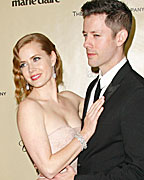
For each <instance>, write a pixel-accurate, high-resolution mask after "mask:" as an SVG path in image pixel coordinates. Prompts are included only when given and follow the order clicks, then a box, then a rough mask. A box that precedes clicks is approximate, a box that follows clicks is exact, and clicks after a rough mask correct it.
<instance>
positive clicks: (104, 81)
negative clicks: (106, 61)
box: [99, 57, 127, 89]
mask: <svg viewBox="0 0 144 180" xmlns="http://www.w3.org/2000/svg"><path fill="white" fill-rule="evenodd" d="M126 62H127V59H126V57H124V58H123V59H122V60H121V61H120V62H119V63H118V64H117V65H115V66H114V67H113V68H112V69H110V70H109V71H108V72H107V73H106V74H104V75H103V76H102V73H101V71H99V79H100V86H101V89H103V88H104V87H105V86H106V87H107V86H108V85H109V84H110V83H111V81H112V79H113V78H114V76H115V75H116V73H117V72H118V71H119V69H120V68H121V67H122V66H123V65H124V64H125V63H126Z"/></svg>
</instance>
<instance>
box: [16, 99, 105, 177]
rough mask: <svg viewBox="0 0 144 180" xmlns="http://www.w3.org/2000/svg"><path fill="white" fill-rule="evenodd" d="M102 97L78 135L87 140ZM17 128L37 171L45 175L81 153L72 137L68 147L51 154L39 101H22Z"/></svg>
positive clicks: (78, 143) (97, 115)
mask: <svg viewBox="0 0 144 180" xmlns="http://www.w3.org/2000/svg"><path fill="white" fill-rule="evenodd" d="M103 102H104V100H102V99H101V100H98V101H97V102H96V103H95V105H93V106H92V108H91V109H90V111H89V112H88V114H87V116H86V118H85V125H84V128H83V129H82V131H81V132H80V134H81V135H82V136H83V137H84V139H85V141H86V142H87V141H88V140H89V139H90V137H91V136H92V134H93V133H94V130H95V127H96V124H97V120H98V117H99V116H100V114H101V112H102V110H103V108H102V105H103ZM18 128H19V131H20V135H21V137H22V139H23V142H24V144H25V146H26V149H27V151H28V153H29V154H30V156H31V158H32V159H33V161H34V163H35V164H36V166H37V167H38V169H39V170H40V172H41V173H42V174H43V175H44V176H45V177H47V178H52V177H54V176H55V175H56V174H57V173H58V172H60V171H61V170H62V169H64V168H65V167H66V166H67V165H68V164H70V163H71V162H72V160H74V159H75V157H76V156H77V155H78V154H79V153H80V152H81V150H82V147H81V143H80V142H79V141H78V140H77V138H74V139H73V140H72V141H71V142H70V143H69V144H68V145H67V146H65V147H64V148H63V149H62V150H60V151H58V152H57V153H55V154H52V151H51V146H50V143H49V139H48V136H47V132H46V127H45V123H44V115H43V111H42V108H41V106H40V105H39V104H37V103H35V102H33V101H24V102H22V103H21V104H20V106H19V109H18Z"/></svg>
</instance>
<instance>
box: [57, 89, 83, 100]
mask: <svg viewBox="0 0 144 180" xmlns="http://www.w3.org/2000/svg"><path fill="white" fill-rule="evenodd" d="M59 94H60V95H61V96H64V97H66V98H69V99H71V100H76V101H79V102H81V101H82V100H83V98H82V97H81V96H79V95H78V94H76V93H74V92H72V91H62V92H60V93H59Z"/></svg>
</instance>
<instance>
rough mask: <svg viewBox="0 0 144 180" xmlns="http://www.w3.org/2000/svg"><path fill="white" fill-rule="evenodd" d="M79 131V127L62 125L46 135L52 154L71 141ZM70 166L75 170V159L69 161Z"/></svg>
mask: <svg viewBox="0 0 144 180" xmlns="http://www.w3.org/2000/svg"><path fill="white" fill-rule="evenodd" d="M79 131H80V127H76V128H71V127H70V126H63V127H60V128H58V129H56V130H55V131H53V132H52V133H50V134H49V135H48V137H49V141H50V145H51V149H52V154H54V153H56V152H57V151H59V150H61V149H62V148H63V147H65V146H66V145H67V144H68V143H69V142H71V141H72V139H73V138H74V135H75V134H76V133H77V132H79ZM71 166H72V167H73V168H74V169H75V171H76V170H77V159H76V160H74V161H73V162H72V163H71Z"/></svg>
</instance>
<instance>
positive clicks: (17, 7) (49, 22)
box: [0, 0, 144, 180]
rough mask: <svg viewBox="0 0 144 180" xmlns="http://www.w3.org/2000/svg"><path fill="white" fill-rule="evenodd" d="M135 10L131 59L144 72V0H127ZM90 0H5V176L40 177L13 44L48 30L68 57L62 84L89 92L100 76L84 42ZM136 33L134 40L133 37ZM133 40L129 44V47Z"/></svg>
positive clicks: (0, 97) (0, 169)
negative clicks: (22, 128) (20, 120)
mask: <svg viewBox="0 0 144 180" xmlns="http://www.w3.org/2000/svg"><path fill="white" fill-rule="evenodd" d="M123 1H124V2H125V3H126V4H127V5H128V6H129V7H130V9H131V10H132V12H133V15H134V17H135V19H134V26H133V31H132V34H131V39H130V41H129V44H131V46H130V48H129V51H128V54H127V56H128V59H129V61H130V63H131V65H132V67H133V68H134V69H135V70H136V71H137V72H138V73H139V74H141V75H142V76H144V33H143V31H144V3H143V0H138V1H136V0H123ZM85 2H86V1H85V0H3V1H2V0H1V2H0V52H1V53H0V57H1V58H0V117H1V118H0V144H1V145H0V159H1V163H0V179H1V180H35V179H36V172H35V170H34V168H33V166H32V164H31V162H30V160H29V159H28V157H27V155H26V153H25V152H22V149H21V147H20V146H19V144H18V143H19V141H20V136H19V133H18V130H17V123H16V111H17V105H16V102H15V98H14V83H13V74H12V49H13V46H14V45H15V43H16V41H17V40H18V39H19V38H20V37H22V36H24V35H26V34H28V33H33V32H40V33H43V34H45V35H46V36H48V37H49V38H50V39H51V40H52V41H53V42H54V43H55V45H56V47H57V49H58V51H59V53H60V55H61V58H62V61H63V73H64V74H63V81H64V86H61V87H60V91H61V90H65V89H66V90H71V91H73V92H75V93H77V94H79V95H81V96H83V97H84V95H85V91H86V87H87V85H88V84H89V82H90V81H91V80H92V79H93V78H94V77H95V74H93V73H92V72H91V69H90V68H89V67H88V65H87V58H86V54H85V50H84V48H83V40H84V39H83V36H82V22H83V18H82V16H81V13H80V7H81V5H82V4H83V3H85ZM132 37H133V40H132ZM129 44H128V46H127V47H129Z"/></svg>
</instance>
